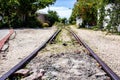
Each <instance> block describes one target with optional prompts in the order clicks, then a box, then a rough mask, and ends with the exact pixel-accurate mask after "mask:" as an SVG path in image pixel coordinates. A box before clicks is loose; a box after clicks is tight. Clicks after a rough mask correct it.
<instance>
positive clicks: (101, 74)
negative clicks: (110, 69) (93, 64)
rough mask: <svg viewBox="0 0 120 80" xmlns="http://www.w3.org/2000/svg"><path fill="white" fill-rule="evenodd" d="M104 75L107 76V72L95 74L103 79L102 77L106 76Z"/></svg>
mask: <svg viewBox="0 0 120 80" xmlns="http://www.w3.org/2000/svg"><path fill="white" fill-rule="evenodd" d="M104 75H106V73H105V72H98V73H96V74H95V76H96V77H101V76H104Z"/></svg>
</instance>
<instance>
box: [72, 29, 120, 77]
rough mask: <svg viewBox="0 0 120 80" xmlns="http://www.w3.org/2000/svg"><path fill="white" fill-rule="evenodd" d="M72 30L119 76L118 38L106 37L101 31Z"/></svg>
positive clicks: (119, 52)
mask: <svg viewBox="0 0 120 80" xmlns="http://www.w3.org/2000/svg"><path fill="white" fill-rule="evenodd" d="M72 28H73V27H72ZM73 29H74V31H76V33H77V34H78V35H79V37H81V38H82V39H83V40H84V41H85V42H86V43H87V44H88V45H89V46H90V47H91V48H92V49H93V50H94V52H95V53H96V54H97V55H98V56H99V57H100V58H101V59H102V60H103V61H105V63H107V64H108V66H109V67H110V68H111V69H112V70H113V71H114V72H115V73H117V74H118V75H119V76H120V36H119V35H112V34H108V35H106V32H102V31H93V30H86V29H75V28H73Z"/></svg>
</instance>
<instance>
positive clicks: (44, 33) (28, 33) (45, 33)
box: [0, 28, 55, 76]
mask: <svg viewBox="0 0 120 80" xmlns="http://www.w3.org/2000/svg"><path fill="white" fill-rule="evenodd" d="M15 31H16V33H17V35H16V37H15V39H13V40H10V41H9V49H8V51H7V52H5V53H4V54H6V57H4V58H1V59H0V76H1V75H3V74H4V73H5V72H6V71H8V70H9V69H10V68H12V67H13V66H14V65H15V64H17V63H18V62H20V61H21V60H22V59H23V58H25V57H26V56H28V55H29V54H30V53H31V52H32V51H33V50H35V49H36V48H37V47H38V46H40V44H41V43H43V42H44V41H45V40H46V39H47V38H49V37H50V36H51V35H52V34H53V33H54V31H55V29H52V28H50V29H17V30H15Z"/></svg>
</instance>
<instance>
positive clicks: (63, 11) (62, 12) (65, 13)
mask: <svg viewBox="0 0 120 80" xmlns="http://www.w3.org/2000/svg"><path fill="white" fill-rule="evenodd" d="M48 10H53V11H56V12H57V13H58V15H59V16H60V17H61V18H64V17H65V18H67V19H68V18H69V17H70V15H71V13H72V10H71V9H69V8H66V7H53V6H52V7H49V8H48V7H46V8H44V9H41V10H38V11H37V12H38V13H39V12H41V13H46V14H47V11H48Z"/></svg>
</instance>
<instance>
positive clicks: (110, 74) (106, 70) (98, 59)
mask: <svg viewBox="0 0 120 80" xmlns="http://www.w3.org/2000/svg"><path fill="white" fill-rule="evenodd" d="M67 30H68V29H67ZM68 31H69V32H70V33H71V34H72V35H73V36H74V37H75V39H76V40H77V41H78V42H79V44H82V45H83V46H84V47H85V48H86V49H87V50H88V51H89V52H90V54H91V55H92V56H93V58H95V59H96V60H97V62H98V63H99V64H100V65H101V66H102V68H103V70H104V71H105V72H106V73H107V74H108V75H109V76H110V77H111V78H112V79H113V80H120V77H119V76H118V75H117V74H116V73H114V72H113V71H112V70H111V69H110V67H108V66H107V64H105V62H104V61H102V60H101V59H100V58H99V57H98V56H97V55H96V54H95V53H94V51H93V50H92V49H91V48H90V47H89V46H88V45H87V44H86V43H85V42H83V40H81V39H80V38H79V37H78V36H77V35H76V34H75V33H74V32H73V31H72V30H68Z"/></svg>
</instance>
